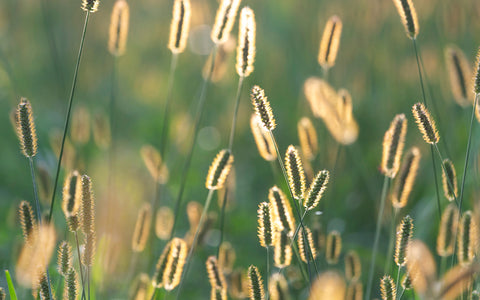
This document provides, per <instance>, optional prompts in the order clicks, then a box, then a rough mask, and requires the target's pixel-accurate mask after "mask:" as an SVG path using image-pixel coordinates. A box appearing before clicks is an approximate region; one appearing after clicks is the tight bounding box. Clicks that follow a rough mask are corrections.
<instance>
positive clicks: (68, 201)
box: [62, 171, 82, 232]
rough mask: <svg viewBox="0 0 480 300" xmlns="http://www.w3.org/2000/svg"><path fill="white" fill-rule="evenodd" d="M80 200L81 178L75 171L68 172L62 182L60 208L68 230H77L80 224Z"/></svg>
mask: <svg viewBox="0 0 480 300" xmlns="http://www.w3.org/2000/svg"><path fill="white" fill-rule="evenodd" d="M81 202H82V180H81V176H80V174H79V173H78V172H77V171H73V172H71V173H69V174H68V176H67V178H65V183H64V184H63V202H62V210H63V213H64V214H65V218H66V219H67V224H68V228H69V229H70V231H72V232H74V231H77V229H78V227H79V226H80V221H79V217H80V216H79V210H80V205H81Z"/></svg>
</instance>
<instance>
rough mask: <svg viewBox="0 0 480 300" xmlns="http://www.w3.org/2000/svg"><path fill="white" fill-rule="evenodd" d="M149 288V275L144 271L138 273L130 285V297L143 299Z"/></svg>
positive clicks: (138, 299)
mask: <svg viewBox="0 0 480 300" xmlns="http://www.w3.org/2000/svg"><path fill="white" fill-rule="evenodd" d="M150 290H151V289H150V277H149V276H148V275H147V274H145V273H140V274H138V275H137V276H136V278H135V280H134V281H133V284H132V285H131V287H130V292H129V294H130V297H131V298H130V299H135V300H145V299H146V298H147V295H148V294H149V293H150Z"/></svg>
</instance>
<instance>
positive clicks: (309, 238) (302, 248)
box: [298, 226, 317, 262]
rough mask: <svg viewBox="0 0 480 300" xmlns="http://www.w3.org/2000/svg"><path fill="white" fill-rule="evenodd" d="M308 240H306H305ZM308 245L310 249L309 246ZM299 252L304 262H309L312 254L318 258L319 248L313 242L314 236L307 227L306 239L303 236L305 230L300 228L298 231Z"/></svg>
mask: <svg viewBox="0 0 480 300" xmlns="http://www.w3.org/2000/svg"><path fill="white" fill-rule="evenodd" d="M305 238H306V240H305ZM307 245H308V249H307V247H306V246H307ZM298 251H299V252H300V258H301V259H302V260H303V261H304V262H308V261H309V260H310V259H311V257H310V253H311V255H312V257H313V259H315V258H316V257H317V248H316V247H315V242H314V241H313V235H312V231H311V230H310V228H308V227H306V226H305V237H304V236H303V229H302V228H300V230H299V231H298Z"/></svg>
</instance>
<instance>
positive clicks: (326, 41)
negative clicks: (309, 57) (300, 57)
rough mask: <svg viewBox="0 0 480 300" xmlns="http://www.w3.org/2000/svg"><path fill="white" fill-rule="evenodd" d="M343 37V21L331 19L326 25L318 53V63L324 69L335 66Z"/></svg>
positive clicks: (334, 17)
mask: <svg viewBox="0 0 480 300" xmlns="http://www.w3.org/2000/svg"><path fill="white" fill-rule="evenodd" d="M341 35H342V20H340V18H339V17H338V16H332V17H330V19H328V21H327V24H326V25H325V29H324V31H323V36H322V40H321V41H320V51H318V63H319V64H320V65H321V66H322V68H324V69H328V68H331V67H333V66H334V65H335V59H336V58H337V52H338V47H339V45H340V37H341Z"/></svg>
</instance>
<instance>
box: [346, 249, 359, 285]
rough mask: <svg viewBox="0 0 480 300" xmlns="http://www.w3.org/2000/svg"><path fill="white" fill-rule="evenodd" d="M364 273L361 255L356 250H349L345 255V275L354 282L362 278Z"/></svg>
mask: <svg viewBox="0 0 480 300" xmlns="http://www.w3.org/2000/svg"><path fill="white" fill-rule="evenodd" d="M361 275H362V263H361V261H360V256H358V253H357V252H356V251H354V250H350V251H348V253H347V254H346V255H345V277H346V278H347V280H348V281H350V282H353V281H357V280H359V279H360V276H361Z"/></svg>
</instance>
